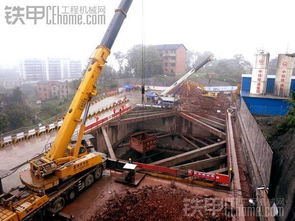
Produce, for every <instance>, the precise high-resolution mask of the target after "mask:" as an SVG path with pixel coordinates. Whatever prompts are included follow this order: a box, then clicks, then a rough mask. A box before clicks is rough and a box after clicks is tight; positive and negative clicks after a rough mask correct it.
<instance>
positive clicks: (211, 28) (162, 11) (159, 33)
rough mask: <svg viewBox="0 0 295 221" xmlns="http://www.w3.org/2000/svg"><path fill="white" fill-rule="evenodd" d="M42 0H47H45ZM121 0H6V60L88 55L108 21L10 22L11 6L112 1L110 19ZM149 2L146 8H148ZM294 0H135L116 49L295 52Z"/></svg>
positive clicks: (1, 26) (1, 48) (1, 18)
mask: <svg viewBox="0 0 295 221" xmlns="http://www.w3.org/2000/svg"><path fill="white" fill-rule="evenodd" d="M40 2H42V4H40ZM119 2H120V0H88V1H86V0H43V1H40V0H36V1H35V0H27V1H24V0H1V1H0V30H1V35H0V36H1V37H0V39H1V40H0V64H4V63H10V64H11V63H17V61H18V60H19V59H24V58H32V57H33V58H34V57H37V58H38V57H69V58H75V59H83V60H85V59H87V58H88V57H89V56H90V54H91V52H92V51H93V49H94V48H95V46H96V45H97V44H99V42H100V40H101V38H102V36H103V34H104V32H105V29H106V28H107V25H81V26H71V25H58V26H50V25H43V24H37V25H32V24H26V25H21V24H18V25H7V24H6V20H5V10H4V8H5V6H27V5H29V6H40V5H44V6H49V5H57V6H65V5H68V6H93V5H103V6H105V7H106V16H107V19H106V23H107V24H108V23H109V22H110V20H111V18H112V16H113V11H114V9H115V8H116V7H117V6H118V4H119ZM142 3H143V8H144V10H143V12H142ZM294 6H295V1H294V0H293V1H292V0H134V1H133V4H132V5H131V8H130V10H129V12H128V17H127V19H126V20H125V23H124V24H123V27H122V29H121V31H120V33H119V35H118V37H117V39H116V41H115V44H114V46H113V49H112V51H113V52H115V51H118V50H120V51H123V52H126V51H127V50H128V49H129V48H130V47H131V46H132V45H134V44H141V43H142V42H143V43H144V44H169V43H183V44H184V45H185V46H186V47H187V48H188V49H189V50H195V51H201V52H202V51H211V52H213V53H214V54H215V55H216V57H218V58H221V57H225V58H229V57H232V56H233V55H234V54H237V53H240V54H243V55H244V56H245V57H246V59H248V60H249V61H250V62H253V61H254V54H255V52H256V50H257V49H265V50H266V51H268V52H270V53H271V57H274V56H276V55H277V54H278V53H285V52H286V51H287V50H288V51H289V52H295V29H294V25H293V24H294V11H295V7H294Z"/></svg>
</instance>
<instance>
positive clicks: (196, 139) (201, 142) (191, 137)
mask: <svg viewBox="0 0 295 221" xmlns="http://www.w3.org/2000/svg"><path fill="white" fill-rule="evenodd" d="M189 138H190V139H192V140H194V141H196V142H198V143H200V144H202V145H204V146H207V145H208V143H206V142H204V141H203V140H200V139H198V138H195V137H193V136H189Z"/></svg>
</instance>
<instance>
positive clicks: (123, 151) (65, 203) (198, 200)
mask: <svg viewBox="0 0 295 221" xmlns="http://www.w3.org/2000/svg"><path fill="white" fill-rule="evenodd" d="M131 3H132V1H131V0H122V1H121V3H120V5H119V7H118V9H116V11H115V15H114V17H113V20H112V21H111V23H110V25H109V28H108V29H107V31H106V33H105V35H104V38H103V39H102V41H101V44H100V45H99V46H98V47H97V48H96V50H95V52H94V53H93V57H91V59H90V61H89V64H88V66H87V69H86V70H85V72H84V77H83V78H82V80H81V84H80V86H79V88H78V89H77V92H76V94H75V96H74V98H73V100H72V103H71V105H70V107H69V109H68V111H67V113H66V114H65V116H64V117H63V118H62V119H60V120H58V121H56V122H52V123H50V124H48V125H42V126H39V127H36V128H35V129H31V130H28V131H24V132H20V133H17V134H12V135H9V136H5V137H1V142H0V144H1V148H0V156H1V157H0V158H1V160H0V220H1V221H17V220H77V221H78V220H89V221H96V220H97V221H98V220H126V221H127V220H175V221H176V220H208V221H209V220H217V221H221V220H222V221H223V220H240V221H248V220H249V221H252V220H253V221H254V220H263V221H272V220H276V218H275V216H277V215H278V214H279V213H281V212H282V210H283V206H282V205H280V204H279V203H276V204H275V206H274V204H273V202H272V201H271V199H270V197H269V193H268V191H269V185H270V181H271V169H272V164H273V151H272V149H271V147H270V145H269V144H268V142H267V140H266V138H265V136H264V134H263V132H262V131H261V129H260V126H259V124H258V123H257V121H256V119H255V118H254V116H253V115H252V113H251V111H252V109H253V108H257V106H255V105H254V104H253V105H252V106H251V102H252V101H251V99H253V96H254V95H253V94H256V95H257V96H258V97H259V96H260V95H259V94H260V93H261V94H262V93H264V92H260V91H259V90H260V88H259V87H256V85H257V82H256V81H255V80H254V76H256V75H255V73H256V72H257V73H263V71H264V70H266V68H265V66H263V65H264V64H265V63H263V62H262V60H263V59H266V60H267V59H268V58H267V55H265V54H263V53H260V54H257V59H258V60H257V61H259V62H260V63H259V62H258V64H255V67H254V69H253V77H252V81H255V82H254V83H255V86H253V84H254V83H253V82H252V83H253V84H252V86H251V93H252V95H245V88H246V87H248V86H245V84H246V83H245V82H246V80H244V79H243V82H242V85H235V86H234V87H223V89H220V90H219V91H216V90H213V87H211V88H209V87H205V86H204V85H202V84H200V83H197V82H194V81H190V80H188V78H189V77H190V76H191V75H192V74H194V73H196V72H198V71H199V70H200V69H201V68H202V67H203V66H204V65H206V64H207V63H209V62H211V61H212V59H213V58H212V57H211V56H209V57H207V58H206V59H205V60H203V61H202V62H200V63H199V64H198V65H197V66H196V67H194V68H193V69H191V70H190V71H189V72H187V73H186V74H183V75H182V76H181V77H179V79H178V80H177V81H176V82H175V83H173V84H172V85H171V86H169V87H161V88H160V89H157V90H154V89H155V87H154V86H152V85H149V86H147V85H145V84H144V81H143V84H141V85H137V86H136V87H135V88H134V89H132V90H124V91H122V90H121V91H119V90H116V91H115V92H112V93H109V94H104V95H103V96H102V95H96V88H95V82H96V80H97V79H98V78H99V76H100V73H101V71H102V69H103V67H104V65H105V63H106V60H107V57H108V55H109V54H110V49H111V47H112V45H113V43H114V41H115V38H116V36H117V34H118V32H119V30H120V28H121V25H122V23H123V21H124V19H125V17H126V14H127V12H128V9H129V7H130V5H131ZM123 26H124V25H123ZM282 59H283V58H282ZM284 59H290V60H288V62H290V63H291V62H292V63H293V64H294V57H292V56H291V55H287V56H286V57H284ZM255 71H256V72H255ZM284 73H285V72H284ZM285 74H286V73H285ZM291 75H292V74H291ZM291 75H290V76H291ZM243 77H245V78H246V77H247V76H243ZM256 77H257V76H256ZM264 77H265V78H267V77H266V74H265V76H264ZM258 78H259V79H260V80H261V76H260V77H258ZM262 78H263V76H262ZM291 78H292V77H290V81H291ZM292 79H293V78H292ZM256 80H257V79H256ZM260 80H259V81H260ZM250 81H251V79H250ZM261 82H262V83H261V84H265V82H264V81H263V80H262V81H261ZM290 84H291V83H290ZM259 85H260V83H259ZM292 85H293V84H292ZM252 87H253V89H252ZM254 87H255V88H254ZM292 87H293V86H292ZM151 88H152V89H151ZM215 88H216V87H215ZM261 88H262V90H263V86H262V87H261ZM211 89H212V90H211ZM248 89H249V91H250V86H249V88H248ZM264 90H265V88H264ZM288 90H289V91H290V85H289V88H288ZM282 91H284V88H281V90H280V89H279V92H282ZM150 92H152V93H153V94H152V97H149V96H147V94H148V93H150ZM288 95H289V94H288ZM273 96H274V95H272V97H273ZM277 96H279V97H277V99H279V98H281V99H285V98H282V97H283V95H282V94H278V95H277ZM249 103H250V105H249ZM256 105H259V104H256ZM251 108H252V109H251ZM291 207H292V205H290V206H289V208H288V209H287V210H286V208H285V212H286V214H287V213H288V212H289V211H291V210H292V208H291ZM288 210H289V211H288Z"/></svg>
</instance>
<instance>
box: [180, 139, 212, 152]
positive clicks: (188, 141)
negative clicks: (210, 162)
mask: <svg viewBox="0 0 295 221" xmlns="http://www.w3.org/2000/svg"><path fill="white" fill-rule="evenodd" d="M180 137H181V138H182V139H183V140H185V141H186V142H187V143H189V144H190V145H192V146H193V147H194V148H195V149H198V148H200V147H199V146H198V145H197V144H195V143H193V142H192V141H190V140H189V139H187V138H186V137H185V136H183V135H181V136H180ZM206 156H207V157H208V158H211V156H210V155H209V154H206Z"/></svg>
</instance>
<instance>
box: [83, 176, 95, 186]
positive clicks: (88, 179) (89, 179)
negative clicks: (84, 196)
mask: <svg viewBox="0 0 295 221" xmlns="http://www.w3.org/2000/svg"><path fill="white" fill-rule="evenodd" d="M93 183H94V176H93V175H92V174H88V175H87V177H86V178H85V187H86V188H87V187H89V186H91V185H92V184H93Z"/></svg>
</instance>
